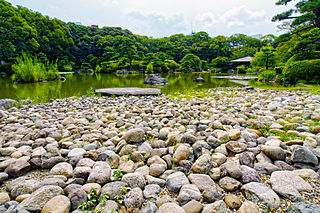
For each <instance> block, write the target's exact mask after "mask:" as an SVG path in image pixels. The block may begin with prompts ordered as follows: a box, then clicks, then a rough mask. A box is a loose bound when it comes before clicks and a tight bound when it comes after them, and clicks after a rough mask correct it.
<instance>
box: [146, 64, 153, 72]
mask: <svg viewBox="0 0 320 213" xmlns="http://www.w3.org/2000/svg"><path fill="white" fill-rule="evenodd" d="M146 73H147V74H151V73H153V63H152V62H150V63H149V64H148V66H147V70H146Z"/></svg>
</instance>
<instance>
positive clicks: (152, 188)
mask: <svg viewBox="0 0 320 213" xmlns="http://www.w3.org/2000/svg"><path fill="white" fill-rule="evenodd" d="M160 191H161V188H160V186H159V185H157V184H150V185H147V186H146V187H145V188H144V191H143V195H144V197H145V198H147V199H150V198H157V197H158V196H159V193H160Z"/></svg>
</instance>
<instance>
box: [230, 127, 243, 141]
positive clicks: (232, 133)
mask: <svg viewBox="0 0 320 213" xmlns="http://www.w3.org/2000/svg"><path fill="white" fill-rule="evenodd" d="M240 136H241V131H240V129H231V130H230V131H229V137H230V139H231V140H237V139H238V138H240Z"/></svg>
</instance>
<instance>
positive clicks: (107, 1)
mask: <svg viewBox="0 0 320 213" xmlns="http://www.w3.org/2000/svg"><path fill="white" fill-rule="evenodd" d="M98 2H99V3H101V4H102V5H103V6H104V7H115V6H118V5H119V1H118V0H99V1H98Z"/></svg>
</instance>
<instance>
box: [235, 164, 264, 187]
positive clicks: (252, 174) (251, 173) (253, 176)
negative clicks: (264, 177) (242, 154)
mask: <svg viewBox="0 0 320 213" xmlns="http://www.w3.org/2000/svg"><path fill="white" fill-rule="evenodd" d="M240 170H241V173H242V176H241V179H240V180H241V182H242V183H244V184H246V183H250V182H258V183H259V182H261V179H260V176H259V174H258V173H257V171H256V170H255V169H252V168H250V167H248V166H244V165H242V166H240Z"/></svg>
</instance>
